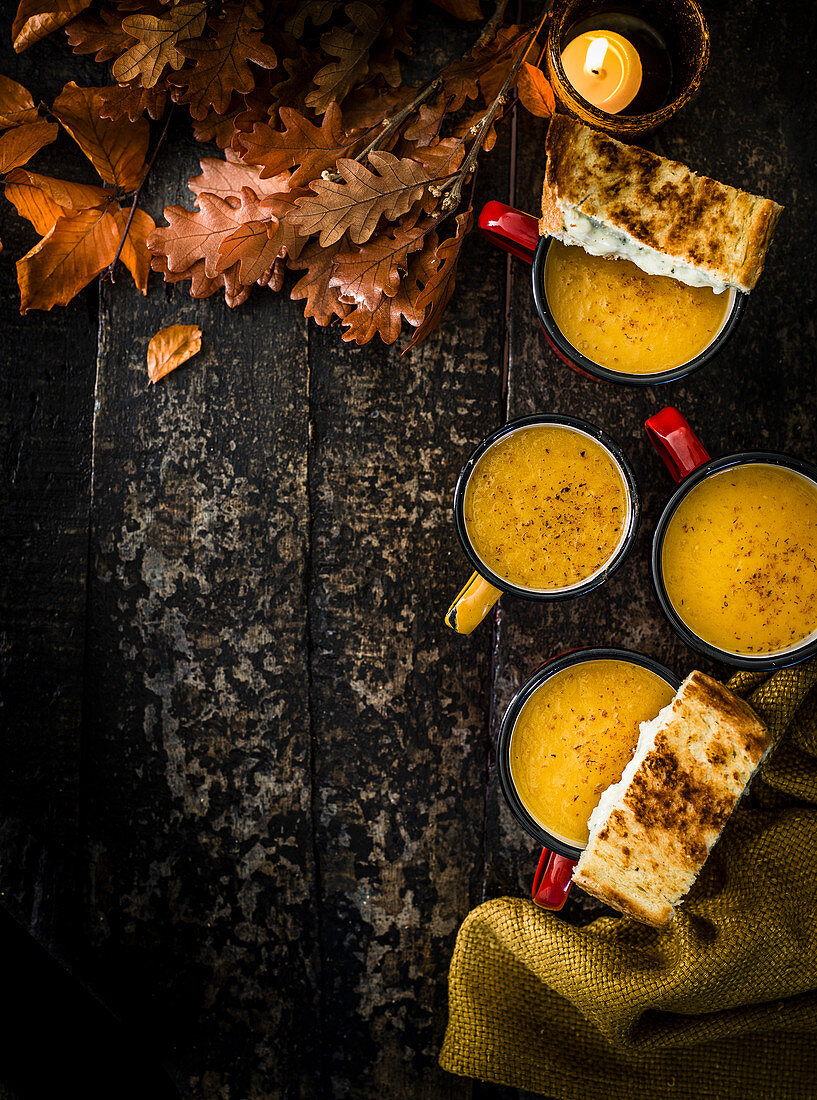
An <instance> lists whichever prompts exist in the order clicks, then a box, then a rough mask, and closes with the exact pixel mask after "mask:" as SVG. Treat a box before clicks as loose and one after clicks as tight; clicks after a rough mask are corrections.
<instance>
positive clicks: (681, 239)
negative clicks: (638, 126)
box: [539, 115, 783, 293]
mask: <svg viewBox="0 0 817 1100" xmlns="http://www.w3.org/2000/svg"><path fill="white" fill-rule="evenodd" d="M546 150H547V168H546V170H545V182H544V187H543V191H542V219H541V221H540V223H539V231H540V233H542V234H543V235H544V234H551V235H555V236H559V235H560V234H562V233H564V231H565V222H564V212H565V209H566V208H568V207H570V208H575V209H577V210H579V211H580V212H581V213H582V214H585V215H587V216H588V217H590V218H595V219H596V220H597V221H599V222H602V223H603V224H604V225H606V226H608V227H609V228H612V229H615V230H617V231H618V232H620V233H625V234H627V236H628V237H630V238H632V239H633V240H634V241H636V242H637V243H638V244H639V245H642V246H643V247H645V248H648V249H653V250H654V251H656V252H659V253H661V254H663V255H665V256H668V257H671V258H672V259H673V260H676V261H679V262H681V263H684V264H688V265H689V266H691V267H694V268H696V269H699V270H701V271H704V272H705V273H706V274H707V276H709V277H711V278H713V279H714V280H716V281H717V282H719V283H722V284H723V285H724V286H734V287H736V288H737V289H738V290H742V291H744V292H746V293H748V292H749V291H750V290H752V289H753V288H754V286H755V284H756V283H757V280H758V277H759V276H760V273H761V271H762V270H763V262H764V259H765V256H766V250H767V249H768V247H769V243H770V242H771V239H772V234H773V233H774V230H775V226H776V225H777V222H778V220H779V218H780V214H781V212H782V209H783V208H782V207H781V206H779V205H778V204H777V203H775V202H772V201H771V199H764V198H760V197H759V196H757V195H750V194H748V193H747V192H746V191H739V190H738V189H737V188H735V187H729V186H727V185H726V184H722V183H718V182H717V181H716V180H712V179H709V178H708V177H707V176H698V175H696V174H695V173H694V172H692V171H690V169H689V168H687V167H685V166H684V165H683V164H679V163H678V162H677V161H673V160H667V159H666V158H665V157H659V156H657V155H656V154H654V153H649V152H647V151H646V150H645V149H638V148H636V147H634V146H629V145H622V144H621V142H618V141H615V140H614V139H613V138H610V137H607V136H606V135H605V134H601V133H599V132H598V131H596V130H591V129H589V127H587V126H583V125H582V124H581V123H580V122H577V121H576V120H575V119H571V118H568V117H567V116H566V115H554V116H553V118H552V119H551V121H550V126H549V128H548V135H547V143H546Z"/></svg>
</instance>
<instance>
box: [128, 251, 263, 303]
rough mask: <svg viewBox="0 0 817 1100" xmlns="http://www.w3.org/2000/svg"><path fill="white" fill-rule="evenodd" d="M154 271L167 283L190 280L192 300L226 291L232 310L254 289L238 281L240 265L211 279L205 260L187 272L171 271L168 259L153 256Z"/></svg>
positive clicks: (226, 299) (225, 295) (197, 262)
mask: <svg viewBox="0 0 817 1100" xmlns="http://www.w3.org/2000/svg"><path fill="white" fill-rule="evenodd" d="M150 266H151V269H152V270H153V271H159V272H161V273H162V274H163V275H164V277H165V282H166V283H183V282H186V281H187V280H190V297H191V298H209V297H210V296H211V295H212V294H215V293H216V291H217V290H222V289H223V290H224V300H225V302H226V303H227V305H228V306H229V307H230V309H234V308H235V307H236V306H240V305H241V304H242V303H243V302H246V300H247V299H248V298H249V296H250V291H251V290H252V287H249V286H243V285H242V284H241V283H239V281H238V264H236V265H235V267H234V268H232V269H231V270H230V271H226V272H224V273H223V274H222V275H216V276H215V278H213V279H211V278H210V277H209V276H208V275H206V274H205V271H204V260H197V261H196V262H195V263H194V264H192V265H191V266H190V267H188V268H187V269H186V270H185V271H170V270H169V269H168V266H167V257H166V256H164V255H162V254H159V255H156V256H153V257H152V259H151V261H150Z"/></svg>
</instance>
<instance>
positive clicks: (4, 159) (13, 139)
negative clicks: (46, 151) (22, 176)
mask: <svg viewBox="0 0 817 1100" xmlns="http://www.w3.org/2000/svg"><path fill="white" fill-rule="evenodd" d="M58 133H59V126H57V125H56V123H53V122H46V121H45V120H43V121H42V122H24V123H23V125H22V126H15V128H14V129H13V130H7V131H6V132H5V134H3V135H2V137H0V172H10V171H11V169H12V168H18V167H19V166H20V165H21V164H28V162H29V161H30V160H31V158H32V157H33V156H34V154H35V153H38V152H39V151H40V149H42V148H43V146H44V145H50V144H51V142H52V141H54V140H55V139H56V137H57V134H58Z"/></svg>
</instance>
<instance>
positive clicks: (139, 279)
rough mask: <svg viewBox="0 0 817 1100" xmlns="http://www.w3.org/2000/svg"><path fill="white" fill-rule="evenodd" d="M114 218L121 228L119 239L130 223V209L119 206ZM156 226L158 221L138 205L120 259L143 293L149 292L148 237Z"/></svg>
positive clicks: (137, 287)
mask: <svg viewBox="0 0 817 1100" xmlns="http://www.w3.org/2000/svg"><path fill="white" fill-rule="evenodd" d="M114 218H115V219H116V224H117V226H118V228H119V239H120V240H122V235H123V234H124V232H125V226H126V225H127V223H128V211H126V210H122V209H121V207H117V208H116V209H115V210H114ZM155 228H156V223H155V222H154V220H153V218H151V216H150V214H146V213H145V211H144V210H140V209H139V207H138V206H137V208H136V210H135V211H134V215H133V218H132V220H131V223H130V227H129V228H128V235H127V237H125V243H124V244H123V245H122V252H121V253H120V255H119V258H120V260H121V261H122V263H123V264H124V265H125V267H126V268H127V269H128V271H129V272H130V273H131V275H132V276H133V281H134V283H135V284H136V289H137V290H141V292H142V293H143V294H147V292H148V276H149V275H150V252H149V251H148V237H149V236H150V234H151V233H152V232H153V230H154V229H155Z"/></svg>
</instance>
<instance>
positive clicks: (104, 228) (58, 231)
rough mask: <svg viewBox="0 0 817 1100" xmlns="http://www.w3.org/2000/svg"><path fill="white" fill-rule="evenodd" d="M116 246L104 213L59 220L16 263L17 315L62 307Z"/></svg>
mask: <svg viewBox="0 0 817 1100" xmlns="http://www.w3.org/2000/svg"><path fill="white" fill-rule="evenodd" d="M118 247H119V228H118V226H117V222H116V219H115V218H114V217H113V215H112V214H110V213H109V212H108V211H106V210H83V211H81V212H80V213H79V214H75V215H74V216H73V217H70V218H67V217H66V218H59V219H58V220H57V222H56V223H55V225H54V226H53V227H52V228H51V229H50V230H49V232H48V233H47V234H46V235H45V237H43V239H42V240H41V241H39V242H38V243H37V244H36V245H35V246H34V247H33V248H32V249H31V251H30V252H27V253H26V255H25V256H23V258H22V259H21V260H18V261H17V282H18V283H19V285H20V299H21V300H20V312H21V313H26V312H27V311H28V310H30V309H51V307H52V306H64V305H66V304H67V303H68V302H70V301H71V299H72V298H73V297H74V296H75V295H76V294H78V293H79V291H80V290H82V288H83V287H85V286H87V285H88V283H90V281H91V279H93V278H94V276H95V275H98V274H99V273H100V271H102V270H103V268H106V267H107V266H108V265H109V264H110V263H111V262H112V261H113V258H114V256H115V255H116V250H117V248H118Z"/></svg>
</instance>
